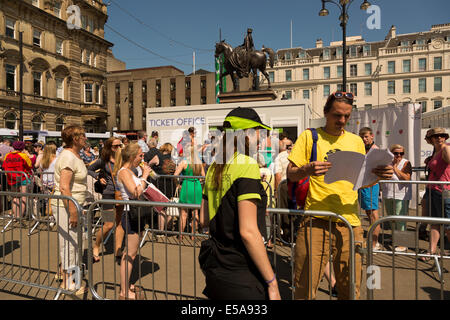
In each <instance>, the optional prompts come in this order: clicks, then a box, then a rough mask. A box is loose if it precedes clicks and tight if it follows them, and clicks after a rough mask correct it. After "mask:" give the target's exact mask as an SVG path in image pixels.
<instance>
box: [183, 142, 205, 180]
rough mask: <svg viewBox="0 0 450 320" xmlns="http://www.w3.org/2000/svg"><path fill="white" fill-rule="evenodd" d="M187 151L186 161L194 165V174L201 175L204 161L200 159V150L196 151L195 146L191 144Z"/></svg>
mask: <svg viewBox="0 0 450 320" xmlns="http://www.w3.org/2000/svg"><path fill="white" fill-rule="evenodd" d="M186 151H187V152H186V161H187V163H188V164H190V165H191V166H192V173H193V175H194V176H200V175H201V174H202V162H201V161H200V157H199V156H198V152H196V151H195V148H194V147H193V146H189V147H188V148H187V150H186Z"/></svg>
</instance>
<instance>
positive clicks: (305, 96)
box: [303, 90, 309, 99]
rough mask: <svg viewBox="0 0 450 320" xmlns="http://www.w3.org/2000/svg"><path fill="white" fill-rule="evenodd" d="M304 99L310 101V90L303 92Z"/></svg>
mask: <svg viewBox="0 0 450 320" xmlns="http://www.w3.org/2000/svg"><path fill="white" fill-rule="evenodd" d="M303 99H309V90H303Z"/></svg>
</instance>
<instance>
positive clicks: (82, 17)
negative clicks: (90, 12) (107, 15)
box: [81, 16, 87, 30]
mask: <svg viewBox="0 0 450 320" xmlns="http://www.w3.org/2000/svg"><path fill="white" fill-rule="evenodd" d="M81 27H82V28H83V29H85V30H86V28H87V17H86V16H81Z"/></svg>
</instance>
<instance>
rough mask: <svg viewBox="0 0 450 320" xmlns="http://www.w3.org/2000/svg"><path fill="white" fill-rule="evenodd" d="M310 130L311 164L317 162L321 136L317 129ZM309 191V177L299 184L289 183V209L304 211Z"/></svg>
mask: <svg viewBox="0 0 450 320" xmlns="http://www.w3.org/2000/svg"><path fill="white" fill-rule="evenodd" d="M308 130H311V134H312V138H313V146H312V149H311V157H310V158H309V162H313V161H316V160H317V140H319V136H318V135H317V130H316V129H315V128H309V129H308ZM308 190H309V177H306V178H304V179H302V180H300V181H298V182H290V181H288V192H289V193H288V194H289V196H290V201H289V202H290V203H289V209H295V210H297V209H298V208H301V209H303V208H304V207H305V202H306V197H307V195H308Z"/></svg>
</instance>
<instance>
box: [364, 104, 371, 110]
mask: <svg viewBox="0 0 450 320" xmlns="http://www.w3.org/2000/svg"><path fill="white" fill-rule="evenodd" d="M364 109H366V110H371V109H372V104H371V103H367V104H365V105H364Z"/></svg>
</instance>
